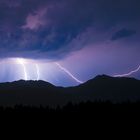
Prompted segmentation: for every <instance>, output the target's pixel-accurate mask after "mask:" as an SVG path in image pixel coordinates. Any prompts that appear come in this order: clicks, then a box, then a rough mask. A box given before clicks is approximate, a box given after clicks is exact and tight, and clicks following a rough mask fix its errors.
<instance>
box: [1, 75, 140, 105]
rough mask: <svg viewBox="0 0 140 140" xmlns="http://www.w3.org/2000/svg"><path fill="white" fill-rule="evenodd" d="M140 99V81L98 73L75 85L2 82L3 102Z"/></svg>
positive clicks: (25, 103) (60, 103) (11, 103)
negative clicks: (61, 85) (59, 85)
mask: <svg viewBox="0 0 140 140" xmlns="http://www.w3.org/2000/svg"><path fill="white" fill-rule="evenodd" d="M95 100H103V101H106V100H109V101H112V102H123V101H128V100H130V101H137V100H140V80H137V79H135V78H127V77H118V78H116V77H111V76H107V75H98V76H96V77H95V78H93V79H91V80H88V81H87V82H85V83H83V84H81V85H79V86H75V87H67V88H64V87H57V86H54V85H53V84H50V83H48V82H45V81H41V80H40V81H32V80H30V81H24V80H19V81H14V82H7V83H0V105H6V106H7V105H8V106H11V105H12V106H13V105H16V104H23V105H34V106H39V105H44V106H46V105H50V106H57V105H65V104H67V103H68V102H74V103H78V102H81V101H95Z"/></svg>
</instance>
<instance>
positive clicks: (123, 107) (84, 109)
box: [0, 101, 140, 116]
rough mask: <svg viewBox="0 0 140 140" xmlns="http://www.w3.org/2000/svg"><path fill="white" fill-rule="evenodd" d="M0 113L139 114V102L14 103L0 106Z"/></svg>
mask: <svg viewBox="0 0 140 140" xmlns="http://www.w3.org/2000/svg"><path fill="white" fill-rule="evenodd" d="M0 113H43V114H44V113H45V114H48V113H85V114H92V115H94V116H98V115H103V116H106V115H113V114H116V115H123V114H128V115H136V114H137V115H140V102H133V103H132V102H125V103H117V104H113V103H111V102H110V101H106V102H101V101H98V102H96V101H95V102H90V101H88V102H81V103H79V104H72V103H68V104H67V105H65V106H63V107H60V106H57V107H56V108H51V107H49V106H47V107H43V106H40V107H33V106H32V107H31V106H22V105H16V106H14V107H0Z"/></svg>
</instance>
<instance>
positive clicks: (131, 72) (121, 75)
mask: <svg viewBox="0 0 140 140" xmlns="http://www.w3.org/2000/svg"><path fill="white" fill-rule="evenodd" d="M139 70H140V65H139V67H138V68H137V69H135V70H132V71H130V72H129V73H126V74H119V75H114V77H125V76H130V75H132V74H134V73H136V72H138V71H139Z"/></svg>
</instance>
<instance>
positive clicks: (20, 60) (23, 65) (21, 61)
mask: <svg viewBox="0 0 140 140" xmlns="http://www.w3.org/2000/svg"><path fill="white" fill-rule="evenodd" d="M17 61H18V63H19V64H21V65H22V67H23V71H24V79H25V80H28V76H27V72H26V66H25V64H24V60H23V59H21V58H18V59H17Z"/></svg>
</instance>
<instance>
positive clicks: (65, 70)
mask: <svg viewBox="0 0 140 140" xmlns="http://www.w3.org/2000/svg"><path fill="white" fill-rule="evenodd" d="M55 64H56V65H57V66H58V67H59V68H60V69H61V70H62V71H64V72H65V73H67V74H68V75H69V76H70V77H71V78H72V79H74V80H75V81H76V82H77V83H80V84H82V83H83V82H82V81H80V80H78V79H77V78H76V77H75V76H74V75H73V74H72V73H70V72H69V71H68V70H67V69H66V68H64V67H62V66H61V65H60V64H59V63H55Z"/></svg>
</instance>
